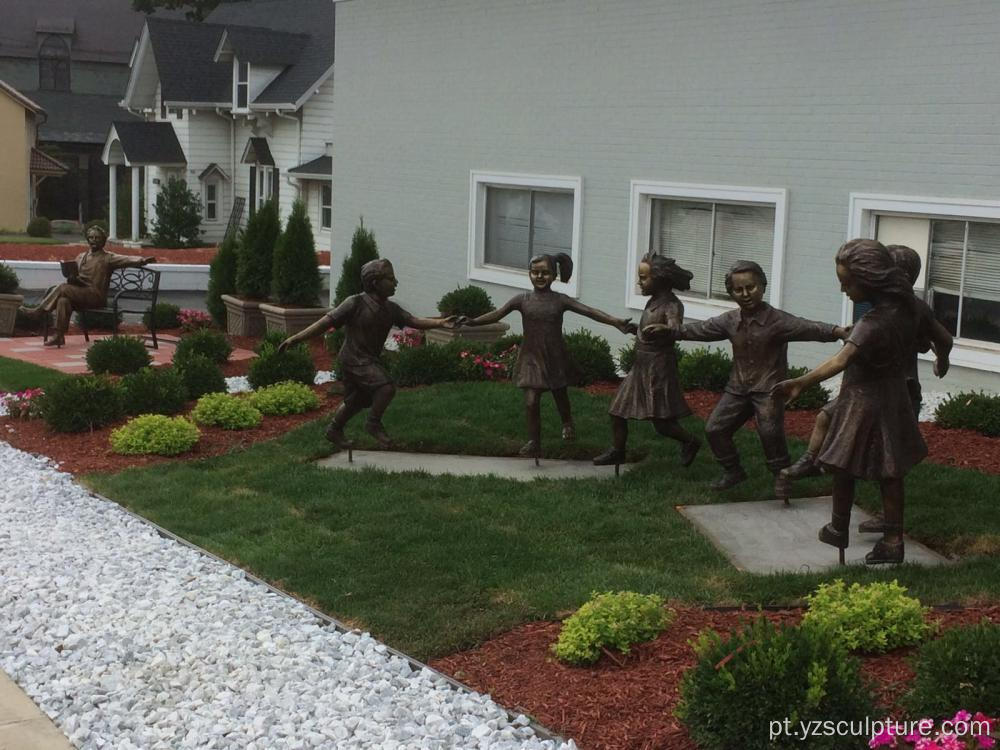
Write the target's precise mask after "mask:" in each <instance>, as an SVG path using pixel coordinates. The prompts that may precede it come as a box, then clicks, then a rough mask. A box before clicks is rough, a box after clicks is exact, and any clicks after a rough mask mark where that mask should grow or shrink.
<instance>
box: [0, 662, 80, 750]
mask: <svg viewBox="0 0 1000 750" xmlns="http://www.w3.org/2000/svg"><path fill="white" fill-rule="evenodd" d="M72 748H73V746H72V745H71V744H69V740H67V739H66V736H65V735H64V734H63V733H62V732H60V731H59V730H58V729H57V728H56V725H55V724H53V723H52V722H51V721H50V720H49V718H48V717H47V716H46V715H45V714H43V713H42V712H41V711H40V710H39V708H38V706H36V705H35V704H34V702H33V701H32V700H31V698H29V697H28V696H27V695H25V694H24V692H23V691H22V690H21V688H19V687H18V686H17V685H16V684H15V683H14V681H13V680H11V679H10V678H9V677H8V676H7V674H6V673H5V672H2V671H0V750H72Z"/></svg>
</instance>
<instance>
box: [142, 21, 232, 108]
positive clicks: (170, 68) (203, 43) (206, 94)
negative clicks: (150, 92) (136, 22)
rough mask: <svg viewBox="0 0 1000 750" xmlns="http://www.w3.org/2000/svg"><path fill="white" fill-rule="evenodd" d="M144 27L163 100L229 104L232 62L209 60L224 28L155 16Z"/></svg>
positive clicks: (230, 98)
mask: <svg viewBox="0 0 1000 750" xmlns="http://www.w3.org/2000/svg"><path fill="white" fill-rule="evenodd" d="M146 25H147V28H148V29H149V41H150V42H151V43H152V45H153V58H154V59H155V60H156V71H157V73H158V74H159V76H160V87H161V90H162V93H163V99H164V101H167V102H191V103H194V102H199V103H208V104H217V103H221V102H230V101H232V99H233V91H232V86H233V66H232V63H230V62H213V61H212V60H213V58H214V56H215V50H216V48H217V47H218V46H219V40H220V39H221V38H222V32H223V31H224V30H225V27H224V26H219V25H217V24H211V23H194V22H192V21H176V20H173V19H166V18H156V17H155V16H154V17H151V18H149V19H148V20H147V21H146Z"/></svg>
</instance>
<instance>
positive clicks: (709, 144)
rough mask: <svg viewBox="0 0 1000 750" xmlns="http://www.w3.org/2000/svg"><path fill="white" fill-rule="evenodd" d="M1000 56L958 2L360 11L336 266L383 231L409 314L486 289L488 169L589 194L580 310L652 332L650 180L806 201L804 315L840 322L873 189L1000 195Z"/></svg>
mask: <svg viewBox="0 0 1000 750" xmlns="http://www.w3.org/2000/svg"><path fill="white" fill-rule="evenodd" d="M998 42H1000V10H998V9H997V8H996V6H995V5H993V4H990V3H964V2H957V1H949V2H941V1H940V0H912V1H911V2H906V3H902V2H889V3H870V2H866V1H864V0H832V1H829V2H819V0H809V1H807V2H798V3H774V2H763V1H762V0H744V1H742V2H740V1H737V0H705V1H704V2H700V3H690V2H680V1H678V0H674V1H671V2H663V1H662V0H622V2H618V3H604V2H598V1H597V0H586V1H573V2H570V1H569V0H552V1H551V2H544V3H538V2H536V3H525V2H523V0H488V1H487V0H475V1H473V0H469V1H468V2H461V3H457V2H453V1H451V0H353V1H352V2H341V3H338V4H337V27H336V46H337V61H338V62H337V72H336V78H337V104H338V106H337V109H336V110H335V111H334V112H333V128H332V132H333V133H336V135H337V138H336V143H337V144H338V148H337V151H336V152H335V154H334V170H335V174H336V175H337V179H336V181H335V182H334V184H333V190H334V196H333V212H334V220H333V239H332V245H333V247H334V258H333V259H332V263H331V267H332V268H333V269H335V270H334V273H336V272H337V270H336V269H339V266H340V259H342V257H343V254H344V252H346V251H347V249H348V248H349V246H350V237H351V233H352V231H353V229H354V226H355V224H356V223H357V219H358V216H359V215H364V217H365V223H366V225H368V226H370V227H371V228H372V229H373V230H374V232H375V236H376V238H377V240H378V242H379V249H380V252H381V254H382V255H383V256H385V257H388V258H391V259H392V260H393V262H394V263H395V265H396V270H397V274H398V276H399V278H400V279H401V280H402V283H401V286H400V290H399V299H400V301H401V303H402V304H404V306H406V307H408V308H409V309H411V310H412V311H414V312H422V313H423V312H430V311H432V310H433V308H434V304H435V302H436V301H437V299H438V298H439V297H440V296H441V294H442V293H444V292H445V291H447V290H448V289H450V288H454V287H455V286H456V285H458V284H465V283H468V280H467V275H466V267H467V251H468V250H467V246H468V231H469V227H468V224H469V175H470V170H486V171H494V172H513V173H526V174H542V175H566V176H579V177H582V180H583V193H582V194H583V198H582V232H581V256H580V257H581V260H580V264H579V268H578V269H577V273H579V274H580V298H581V299H582V300H583V301H584V302H586V303H587V304H590V305H593V306H596V307H599V308H602V309H605V310H607V311H609V312H611V313H613V314H616V315H625V314H628V315H631V316H633V317H637V316H638V311H636V310H632V309H626V307H625V302H624V299H625V285H626V274H633V273H634V270H635V269H631V268H626V253H627V241H628V233H629V222H630V216H629V196H630V181H631V180H637V179H643V180H655V181H669V182H685V183H698V184H709V185H734V186H746V187H755V188H756V187H760V188H783V189H786V190H787V195H788V221H787V235H786V242H785V256H784V273H783V288H784V292H783V300H782V307H784V308H785V309H787V310H789V311H791V312H793V313H796V314H799V315H803V316H807V317H810V318H814V319H819V320H827V321H831V322H839V321H840V320H841V313H842V300H843V298H842V296H841V294H840V291H839V287H838V284H837V281H836V278H835V276H834V267H833V262H832V256H833V253H834V251H835V250H836V248H837V247H838V246H839V245H840V244H841V243H842V242H843V241H844V240H845V239H846V232H847V227H848V202H849V196H850V194H851V193H853V192H865V193H887V194H898V195H916V196H933V197H941V198H961V199H969V200H977V199H978V200H997V199H998V198H1000V170H998V162H1000V152H998V150H997V149H996V132H995V123H996V121H997V116H998V114H1000V104H998V102H1000V97H998V93H1000V91H998V88H1000V80H998V79H997V77H996V76H994V75H993V74H992V71H995V70H996V69H997V68H998V67H1000V44H998ZM331 140H332V138H331ZM333 281H334V282H335V281H336V279H333ZM484 286H486V288H487V289H488V291H489V292H490V294H491V296H492V297H493V300H494V302H496V303H497V304H499V303H501V302H503V301H505V300H506V299H507V298H508V297H510V296H512V295H514V294H515V293H517V291H519V290H515V289H513V288H510V287H504V286H498V285H492V284H484ZM511 322H512V323H513V324H514V326H515V328H517V327H518V325H519V321H518V320H517V319H516V316H512V320H511ZM584 322H585V321H584V319H582V318H579V317H577V316H573V315H570V316H568V317H567V320H566V327H567V329H573V328H576V327H578V326H579V325H581V324H583V323H584ZM594 328H595V330H597V331H598V332H599V333H600V334H601V335H604V336H606V337H607V338H609V339H610V340H611V341H612V345H613V347H617V346H618V345H620V344H622V343H624V341H625V338H624V337H623V336H621V335H620V334H618V333H617V332H616V331H614V330H612V329H609V328H607V327H601V326H594ZM835 351H836V349H835V347H834V346H833V345H818V344H794V345H793V346H792V349H791V351H790V359H791V360H792V361H793V362H795V363H797V364H808V365H812V364H816V363H817V362H819V361H820V360H821V359H823V358H825V357H826V356H829V355H830V354H832V353H834V352H835ZM998 361H1000V357H998ZM995 369H996V368H994V370H995ZM925 378H926V379H928V380H929V379H930V378H931V376H930V375H929V374H927V375H925ZM948 386H949V387H964V386H973V387H987V388H996V389H1000V375H998V374H997V372H996V371H994V372H985V371H982V370H966V369H962V368H953V372H952V373H951V374H949V377H948Z"/></svg>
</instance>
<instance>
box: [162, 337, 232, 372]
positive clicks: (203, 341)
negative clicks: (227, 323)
mask: <svg viewBox="0 0 1000 750" xmlns="http://www.w3.org/2000/svg"><path fill="white" fill-rule="evenodd" d="M232 353H233V347H232V345H231V344H230V343H229V340H228V339H226V337H225V334H223V333H222V332H221V331H216V330H214V329H212V328H200V329H199V330H197V331H192V332H191V333H188V334H185V335H184V336H181V340H180V341H178V342H177V349H176V350H175V351H174V362H175V363H178V362H183V361H184V360H186V359H187V358H188V357H190V356H192V355H195V354H200V355H202V356H203V357H208V359H210V360H211V361H213V362H215V363H216V364H219V365H223V364H225V363H226V362H227V361H228V360H229V355H230V354H232Z"/></svg>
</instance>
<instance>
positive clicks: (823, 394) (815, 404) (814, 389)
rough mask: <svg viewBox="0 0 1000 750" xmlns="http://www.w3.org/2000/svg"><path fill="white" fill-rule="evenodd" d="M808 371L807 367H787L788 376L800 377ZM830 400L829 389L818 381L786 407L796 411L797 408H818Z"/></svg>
mask: <svg viewBox="0 0 1000 750" xmlns="http://www.w3.org/2000/svg"><path fill="white" fill-rule="evenodd" d="M807 372H809V368H808V367H789V368H788V377H789V378H800V377H802V376H803V375H805V374H806V373H807ZM829 400H830V391H829V390H827V389H826V388H824V387H823V386H822V385H820V384H819V383H816V384H815V385H811V386H809V387H808V388H806V389H805V390H804V391H802V393H800V394H799V395H798V397H797V398H796V399H795V400H794V401H792V403H790V404H789V405H788V406H787V407H785V408H786V409H789V410H791V411H796V410H799V409H819V408H820V407H822V406H823V405H824V404H825V403H826V402H827V401H829Z"/></svg>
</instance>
